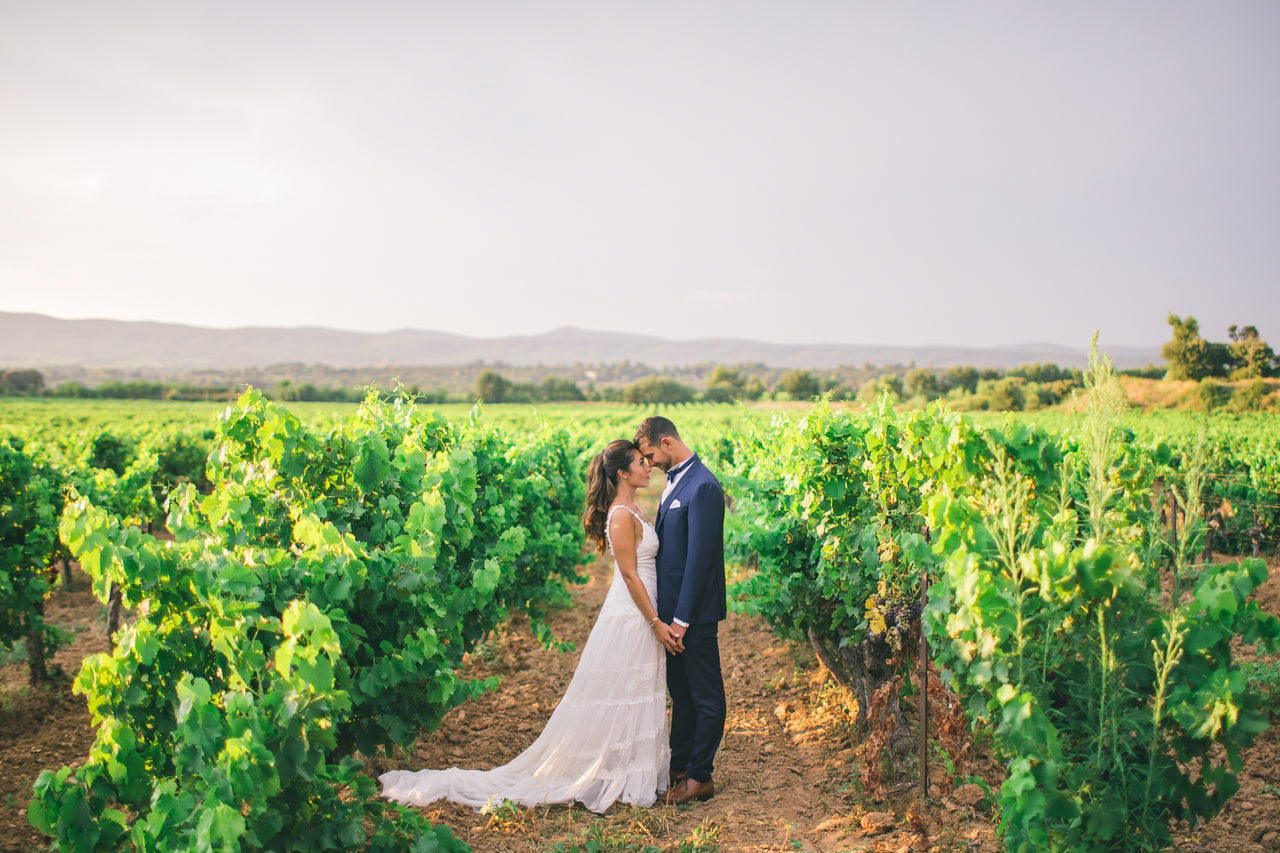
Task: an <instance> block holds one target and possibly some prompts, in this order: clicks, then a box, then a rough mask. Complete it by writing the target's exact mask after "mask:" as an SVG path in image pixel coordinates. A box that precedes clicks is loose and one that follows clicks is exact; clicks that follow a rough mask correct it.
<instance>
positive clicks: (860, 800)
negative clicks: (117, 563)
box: [0, 560, 1280, 853]
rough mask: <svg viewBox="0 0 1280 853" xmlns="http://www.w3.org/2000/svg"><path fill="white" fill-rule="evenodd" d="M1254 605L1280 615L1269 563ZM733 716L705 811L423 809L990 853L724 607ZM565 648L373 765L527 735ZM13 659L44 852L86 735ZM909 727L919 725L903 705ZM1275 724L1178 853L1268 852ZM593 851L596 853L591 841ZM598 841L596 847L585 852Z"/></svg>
mask: <svg viewBox="0 0 1280 853" xmlns="http://www.w3.org/2000/svg"><path fill="white" fill-rule="evenodd" d="M611 573H612V568H611V566H610V565H607V564H606V563H605V562H604V561H603V560H598V561H596V562H594V563H593V564H592V565H591V566H590V567H589V574H590V576H591V580H590V582H589V583H587V584H585V585H584V586H582V587H580V588H578V589H576V590H575V592H574V604H573V606H571V607H568V608H565V609H563V610H560V611H557V612H556V613H555V614H554V616H553V628H554V630H555V633H556V636H557V637H559V638H561V639H567V640H571V641H573V642H575V643H576V644H578V646H579V647H581V645H582V643H583V642H584V640H585V638H586V635H587V633H588V631H589V630H590V627H591V624H592V622H593V621H594V619H595V615H596V613H597V612H598V610H599V607H600V605H601V603H602V601H603V599H604V594H605V591H606V589H607V585H608V582H609V579H610V576H611ZM76 578H77V580H76V584H75V586H74V588H73V589H71V590H61V591H59V592H58V593H57V594H56V595H55V597H54V598H53V600H52V601H51V602H50V605H49V608H48V618H49V619H50V620H51V621H52V622H53V623H54V624H56V625H59V626H61V627H62V628H64V629H65V630H68V631H70V632H71V634H72V636H73V638H74V639H73V642H72V644H71V645H70V646H68V647H66V648H64V649H61V650H59V651H58V653H57V655H56V657H55V663H56V664H57V665H59V666H60V667H62V669H63V670H65V671H66V672H67V673H71V674H74V673H75V672H77V671H78V669H79V664H80V661H81V659H82V658H83V657H84V656H85V655H86V654H90V653H92V652H96V651H99V650H101V649H102V648H103V647H104V645H105V636H104V623H105V619H104V616H103V608H102V607H101V605H100V604H99V603H98V602H97V601H96V600H95V599H93V597H92V596H91V595H90V593H89V592H88V589H87V582H86V578H85V577H84V576H83V575H79V574H77V576H76ZM1259 593H1260V595H1259V599H1260V600H1261V601H1262V602H1263V604H1264V606H1265V607H1266V608H1267V609H1268V610H1269V611H1270V612H1273V613H1278V612H1280V563H1277V562H1273V563H1272V578H1271V580H1270V581H1269V582H1268V584H1267V586H1266V587H1264V588H1263V589H1262V590H1260V591H1259ZM721 654H722V658H723V663H724V672H725V682H726V691H727V694H728V700H729V720H728V726H727V729H726V732H725V739H724V743H723V746H722V747H721V751H720V753H719V756H718V759H717V765H716V774H715V777H716V785H717V790H718V793H717V796H716V797H715V798H714V799H712V800H710V801H709V802H707V803H698V804H693V805H687V806H680V807H666V806H657V807H655V808H651V809H634V808H627V807H621V806H618V807H615V808H613V809H612V810H610V811H609V812H608V813H607V814H605V815H603V816H597V815H593V814H592V813H591V812H588V811H585V810H583V809H581V808H568V807H563V806H557V807H549V808H537V809H510V810H507V811H503V812H500V813H499V814H496V815H477V814H475V813H474V812H472V811H470V810H469V809H465V808H462V807H458V806H453V805H450V804H448V803H438V804H436V805H434V806H431V807H428V808H425V809H422V810H421V811H422V812H423V813H425V814H426V815H427V816H428V817H429V818H431V819H432V820H433V821H436V822H439V823H444V824H446V825H448V826H449V827H451V828H452V829H453V831H454V833H455V834H456V835H458V837H460V838H462V839H463V840H465V841H467V842H468V843H469V844H471V845H472V846H473V848H474V849H475V850H477V851H547V850H555V849H562V850H573V849H599V850H644V849H645V848H656V849H660V850H682V851H695V850H707V851H711V850H723V851H731V850H732V851H737V850H812V851H837V850H848V851H858V850H867V851H871V850H875V851H922V850H935V851H994V850H997V849H999V844H998V839H997V836H996V833H995V826H994V820H993V817H992V815H991V811H990V807H989V801H988V800H986V799H983V798H981V794H982V791H981V789H980V788H979V786H973V785H971V786H969V787H968V788H963V787H956V788H953V784H952V783H953V782H957V781H963V780H954V779H948V778H946V771H945V770H944V768H943V767H942V766H941V764H940V763H934V764H932V765H931V768H930V776H931V779H934V780H937V781H938V782H939V784H940V785H941V787H936V788H935V789H934V790H933V792H932V793H933V795H934V796H932V797H931V798H930V799H929V800H928V801H927V802H925V803H924V804H923V805H922V804H921V803H920V799H919V796H918V785H916V784H913V782H914V781H915V779H916V771H915V770H914V768H910V769H907V770H904V771H903V773H902V774H901V777H900V778H890V779H889V780H887V782H886V787H887V788H888V790H889V795H888V798H887V799H886V800H884V801H880V802H872V801H869V800H867V799H866V798H865V797H864V796H862V794H861V790H862V789H861V786H860V784H859V782H858V779H859V773H858V770H859V763H858V759H857V757H856V755H855V746H856V745H855V743H854V742H853V740H852V736H851V734H852V733H851V729H850V720H851V716H850V713H851V710H850V702H849V697H848V695H847V694H846V693H845V691H843V690H842V689H840V688H838V687H836V686H835V685H834V684H833V683H832V682H830V681H829V680H828V679H827V678H826V677H825V676H824V674H823V673H822V671H821V670H820V669H818V668H816V667H815V665H814V664H813V662H812V660H811V657H810V656H809V655H808V654H807V652H805V651H804V650H803V649H800V650H797V649H794V648H792V647H790V646H788V645H787V644H785V643H783V642H781V641H779V640H777V639H775V638H774V637H773V636H772V635H771V634H770V633H769V632H768V630H767V629H766V628H765V627H764V626H763V625H762V624H761V623H759V622H758V621H757V620H755V619H752V618H749V617H745V616H740V615H731V616H730V618H729V619H728V620H727V621H726V622H725V623H724V624H723V626H722V629H721ZM576 661H577V654H576V653H560V652H555V651H548V650H546V649H543V648H542V647H541V646H539V645H538V644H537V643H536V642H535V641H534V640H533V639H532V638H531V637H530V636H529V633H528V631H527V629H526V628H525V626H524V625H522V624H521V623H519V622H516V623H514V624H512V625H511V626H510V627H509V628H508V629H507V630H506V631H504V632H502V633H501V634H500V635H498V636H496V637H494V638H493V639H492V640H491V641H490V642H489V643H488V644H487V645H486V646H484V647H483V648H482V649H481V650H480V651H479V652H478V653H477V654H476V655H474V656H473V660H472V661H471V662H470V663H471V667H472V672H473V673H474V674H475V675H477V676H485V675H501V676H502V677H503V684H502V686H501V687H499V688H498V689H497V690H496V691H494V692H492V693H490V694H489V695H487V696H484V697H481V698H480V699H477V700H475V701H473V702H470V703H467V704H466V705H464V706H460V707H458V708H456V709H454V710H453V711H452V712H450V714H449V715H448V716H447V717H446V718H445V721H444V724H443V725H442V726H441V727H440V729H439V730H438V731H436V732H435V733H434V734H431V735H429V736H426V737H423V738H422V739H420V740H419V741H418V742H417V743H416V744H415V745H414V746H413V747H412V748H411V749H408V750H405V751H404V752H403V753H402V754H399V755H397V756H394V757H391V758H386V757H381V758H376V759H371V760H369V761H368V767H367V769H368V770H369V772H370V773H371V774H373V775H377V774H378V773H380V772H382V771H383V770H386V769H391V768H393V767H411V768H419V767H448V766H452V765H461V766H468V767H480V768H487V767H492V766H495V765H498V764H501V763H503V762H505V761H507V760H508V759H510V758H512V757H513V756H514V755H516V754H517V753H518V752H519V751H520V750H522V749H523V748H524V747H525V746H527V745H528V744H529V743H531V742H532V741H533V739H534V737H535V736H536V734H537V733H538V731H539V730H540V728H541V726H542V725H543V723H544V722H545V720H546V718H547V716H548V715H549V714H550V712H551V710H552V709H553V708H554V706H555V704H556V702H557V701H558V700H559V697H560V695H561V693H562V691H563V690H564V687H565V686H566V685H567V683H568V681H569V677H570V675H571V674H572V672H573V668H574V665H575V663H576ZM25 673H26V665H25V663H21V662H11V663H6V664H5V665H4V666H3V667H0V689H2V690H3V693H2V694H0V851H19V850H21V851H26V850H33V849H39V848H41V847H42V846H43V844H42V839H41V836H40V835H39V834H38V833H36V832H35V830H33V829H32V828H31V827H30V826H29V825H28V823H27V819H26V804H27V802H28V801H29V799H30V790H31V784H32V783H33V782H34V780H35V777H36V776H37V775H38V773H39V772H40V770H42V769H44V768H54V769H56V768H57V767H60V766H62V765H63V764H76V763H79V762H81V761H83V759H84V757H85V755H87V753H88V749H89V745H90V742H91V740H92V732H91V730H90V728H89V718H88V714H87V712H86V710H85V705H84V700H83V699H82V697H79V696H75V695H73V694H72V693H71V692H70V688H69V682H67V681H64V682H62V683H60V684H59V685H57V686H56V687H54V688H53V689H48V690H38V691H32V690H29V689H28V688H26V687H25V677H26V675H25ZM907 716H908V719H909V720H912V721H913V722H914V715H913V712H912V711H911V710H908V714H907ZM969 771H970V772H973V771H976V772H977V773H978V774H979V775H982V776H984V777H986V779H987V781H988V783H989V784H991V785H992V786H998V785H999V781H1000V780H999V770H998V768H996V767H995V765H994V764H993V763H992V762H991V761H990V760H989V759H984V758H982V757H981V756H980V758H979V760H977V761H975V762H974V763H973V764H972V765H971V766H970V768H969ZM1277 830H1280V731H1278V730H1277V728H1276V727H1273V728H1272V729H1270V730H1269V731H1268V732H1267V733H1266V734H1265V735H1264V736H1263V737H1262V738H1261V739H1260V740H1259V741H1258V743H1257V744H1255V746H1254V747H1253V748H1252V749H1250V750H1249V752H1248V753H1247V754H1246V757H1245V767H1244V770H1243V771H1242V773H1241V790H1240V793H1239V794H1238V795H1237V796H1236V797H1235V798H1233V799H1232V801H1231V802H1230V803H1229V804H1228V806H1227V807H1226V809H1225V810H1224V811H1223V813H1222V814H1220V815H1219V816H1218V817H1217V818H1216V819H1215V820H1214V821H1213V822H1211V823H1209V824H1208V825H1202V826H1200V827H1197V828H1195V829H1194V830H1186V829H1185V828H1183V830H1182V831H1180V832H1179V833H1177V845H1176V847H1177V848H1178V849H1181V850H1187V851H1246V852H1247V853H1248V852H1249V851H1264V850H1280V841H1277V840H1276V836H1275V835H1274V834H1273V833H1275V832H1276V831H1277ZM592 842H595V844H592ZM597 845H598V846H597Z"/></svg>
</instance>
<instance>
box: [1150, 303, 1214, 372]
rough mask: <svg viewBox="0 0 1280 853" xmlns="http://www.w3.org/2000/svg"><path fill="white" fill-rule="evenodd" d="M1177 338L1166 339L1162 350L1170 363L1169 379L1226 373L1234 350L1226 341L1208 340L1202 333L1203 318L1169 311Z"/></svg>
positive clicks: (1171, 324) (1170, 322)
mask: <svg viewBox="0 0 1280 853" xmlns="http://www.w3.org/2000/svg"><path fill="white" fill-rule="evenodd" d="M1169 326H1170V328H1172V329H1173V340H1171V341H1169V342H1168V343H1166V344H1165V345H1164V346H1163V347H1162V348H1161V349H1160V354H1161V355H1162V356H1164V360H1165V361H1166V362H1167V363H1168V365H1169V372H1168V373H1166V374H1165V376H1166V378H1168V379H1207V378H1209V377H1221V376H1226V375H1227V374H1228V372H1229V367H1230V362H1231V354H1230V353H1229V352H1228V351H1227V347H1226V345H1225V344H1217V343H1213V342H1212V341H1207V340H1205V339H1204V338H1202V337H1201V336H1200V322H1199V321H1198V320H1196V318H1195V317H1191V316H1188V317H1187V318H1186V319H1185V320H1184V319H1183V318H1181V317H1179V316H1178V315H1177V314H1170V315H1169Z"/></svg>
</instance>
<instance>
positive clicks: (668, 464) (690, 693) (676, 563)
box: [635, 417, 726, 803]
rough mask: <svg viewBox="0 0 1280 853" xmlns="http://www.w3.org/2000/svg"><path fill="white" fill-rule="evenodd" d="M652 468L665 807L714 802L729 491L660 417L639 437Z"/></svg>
mask: <svg viewBox="0 0 1280 853" xmlns="http://www.w3.org/2000/svg"><path fill="white" fill-rule="evenodd" d="M635 442H636V446H638V447H639V448H640V453H641V454H642V455H643V456H644V458H645V459H647V460H649V463H650V464H651V465H653V466H654V467H656V468H661V469H662V470H664V471H666V472H667V487H666V489H664V490H663V492H662V501H661V503H660V504H659V505H658V521H657V525H656V527H657V531H658V558H657V562H658V616H659V617H660V618H661V619H662V620H663V621H664V622H669V623H670V624H671V635H672V637H673V639H674V640H675V641H676V646H677V649H679V652H678V653H677V654H671V653H670V652H668V653H667V690H668V691H669V692H670V693H671V788H670V790H668V791H667V797H666V802H668V803H682V802H685V801H687V800H695V799H696V800H709V799H711V798H712V797H713V796H715V793H716V786H715V783H714V782H713V781H712V780H711V769H712V768H711V765H712V761H713V760H714V758H715V754H716V749H717V748H718V747H719V746H720V739H721V737H723V735H724V719H725V698H724V679H723V678H722V677H721V675H720V645H719V640H718V638H717V631H718V627H719V622H720V620H721V619H724V618H725V610H726V608H725V591H724V492H723V491H721V489H720V482H719V481H718V480H716V478H715V476H714V475H713V474H712V473H711V472H710V471H708V470H707V469H706V467H705V466H704V465H703V464H702V460H700V459H699V458H698V457H697V455H696V454H695V453H694V452H693V451H692V450H690V449H689V448H688V446H687V445H686V444H685V443H684V442H683V441H681V439H680V433H678V432H676V426H675V424H673V423H672V422H671V421H669V420H667V419H666V418H663V417H652V418H646V419H645V420H644V422H643V423H641V424H640V426H639V428H638V429H636V435H635Z"/></svg>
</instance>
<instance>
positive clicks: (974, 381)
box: [942, 364, 979, 394]
mask: <svg viewBox="0 0 1280 853" xmlns="http://www.w3.org/2000/svg"><path fill="white" fill-rule="evenodd" d="M978 378H979V377H978V368H976V367H970V366H969V365H967V364H961V365H956V366H955V367H949V368H947V372H946V373H944V374H942V390H943V391H950V390H951V389H953V388H961V389H963V390H964V391H966V392H968V393H970V394H972V393H973V392H974V391H976V390H978Z"/></svg>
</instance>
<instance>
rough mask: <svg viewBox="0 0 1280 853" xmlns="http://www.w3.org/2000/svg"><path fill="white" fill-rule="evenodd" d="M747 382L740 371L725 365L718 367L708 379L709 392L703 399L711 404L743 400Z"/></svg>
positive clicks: (703, 394) (705, 392) (707, 391)
mask: <svg viewBox="0 0 1280 853" xmlns="http://www.w3.org/2000/svg"><path fill="white" fill-rule="evenodd" d="M746 385H747V380H746V378H745V377H744V376H743V375H742V372H741V371H739V370H732V369H730V368H728V367H725V366H724V365H717V366H716V368H715V369H714V370H712V371H711V375H710V376H708V377H707V390H706V391H704V392H703V393H702V398H703V399H704V400H706V401H707V402H709V403H729V402H732V401H734V400H741V399H742V398H743V396H744V393H743V392H744V390H745V389H746Z"/></svg>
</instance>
